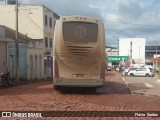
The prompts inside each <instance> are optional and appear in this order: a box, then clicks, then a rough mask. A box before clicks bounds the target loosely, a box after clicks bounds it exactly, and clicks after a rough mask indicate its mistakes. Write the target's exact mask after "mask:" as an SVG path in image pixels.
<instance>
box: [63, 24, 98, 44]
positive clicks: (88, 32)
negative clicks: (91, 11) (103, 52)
mask: <svg viewBox="0 0 160 120" xmlns="http://www.w3.org/2000/svg"><path fill="white" fill-rule="evenodd" d="M97 37H98V24H95V23H88V22H64V23H63V39H64V41H73V42H97Z"/></svg>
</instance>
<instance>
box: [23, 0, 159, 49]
mask: <svg viewBox="0 0 160 120" xmlns="http://www.w3.org/2000/svg"><path fill="white" fill-rule="evenodd" d="M23 3H27V4H43V5H45V6H47V7H48V8H50V9H52V10H53V11H55V12H56V13H58V14H61V15H83V16H91V17H97V18H99V19H101V20H103V22H104V24H105V30H106V40H107V41H106V43H110V45H114V46H116V45H117V42H116V39H117V38H119V37H145V38H146V39H147V43H153V44H154V41H158V40H159V39H160V35H159V33H160V29H159V28H160V27H159V26H160V9H159V8H160V1H159V0H85V1H80V0H47V1H44V0H23Z"/></svg>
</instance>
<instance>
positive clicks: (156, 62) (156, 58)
mask: <svg viewBox="0 0 160 120" xmlns="http://www.w3.org/2000/svg"><path fill="white" fill-rule="evenodd" d="M156 68H157V45H156Z"/></svg>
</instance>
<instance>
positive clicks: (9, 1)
mask: <svg viewBox="0 0 160 120" xmlns="http://www.w3.org/2000/svg"><path fill="white" fill-rule="evenodd" d="M7 4H9V5H15V4H16V0H7Z"/></svg>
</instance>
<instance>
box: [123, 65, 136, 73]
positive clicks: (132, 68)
mask: <svg viewBox="0 0 160 120" xmlns="http://www.w3.org/2000/svg"><path fill="white" fill-rule="evenodd" d="M136 69H137V67H129V68H127V69H124V71H123V73H122V74H123V75H128V72H129V71H133V70H136Z"/></svg>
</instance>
